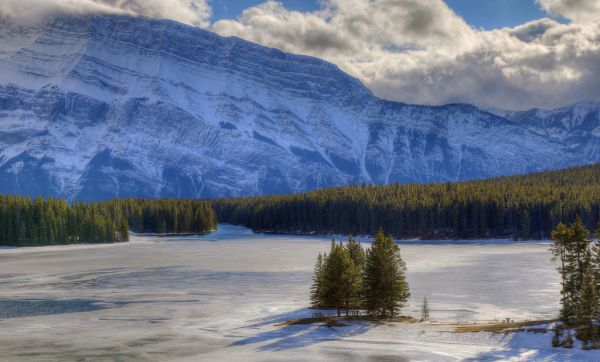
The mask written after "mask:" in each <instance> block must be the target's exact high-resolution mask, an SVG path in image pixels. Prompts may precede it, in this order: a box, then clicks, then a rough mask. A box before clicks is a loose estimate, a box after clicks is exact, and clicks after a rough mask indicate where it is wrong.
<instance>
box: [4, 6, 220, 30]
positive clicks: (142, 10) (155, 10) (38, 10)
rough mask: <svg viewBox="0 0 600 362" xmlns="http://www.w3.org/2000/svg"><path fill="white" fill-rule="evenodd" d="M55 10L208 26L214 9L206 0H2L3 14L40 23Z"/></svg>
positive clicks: (23, 21) (57, 11) (9, 17)
mask: <svg viewBox="0 0 600 362" xmlns="http://www.w3.org/2000/svg"><path fill="white" fill-rule="evenodd" d="M56 13H71V14H88V13H109V14H127V15H135V16H147V17H152V18H159V19H172V20H176V21H179V22H181V23H185V24H189V25H194V26H201V27H207V26H208V25H209V19H210V16H211V8H210V6H209V5H208V4H207V2H206V0H0V17H1V18H4V19H8V20H10V19H13V20H18V21H19V22H21V23H27V22H37V21H40V20H43V19H44V18H45V17H47V16H50V15H52V14H56Z"/></svg>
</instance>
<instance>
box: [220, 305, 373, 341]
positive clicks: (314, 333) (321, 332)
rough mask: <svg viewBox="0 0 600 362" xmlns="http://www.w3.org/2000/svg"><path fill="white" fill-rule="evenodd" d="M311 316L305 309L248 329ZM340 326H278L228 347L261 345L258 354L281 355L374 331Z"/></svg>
mask: <svg viewBox="0 0 600 362" xmlns="http://www.w3.org/2000/svg"><path fill="white" fill-rule="evenodd" d="M313 312H315V311H314V310H312V309H308V308H305V309H300V310H298V311H294V312H290V313H284V314H280V315H276V316H272V317H269V318H265V319H261V320H257V321H256V322H257V323H254V324H252V325H250V326H248V327H255V328H258V327H261V326H265V325H268V324H275V323H282V322H286V321H289V320H292V319H298V318H305V317H310V316H311V314H312V313H313ZM343 323H344V325H343V326H327V325H324V324H321V323H310V324H295V325H285V326H278V327H276V328H277V329H275V330H271V331H266V332H261V333H258V334H257V335H255V336H251V337H246V338H244V339H241V340H239V341H236V342H234V343H232V344H230V346H244V345H251V344H262V343H266V344H264V345H261V346H260V347H259V348H258V349H259V350H261V351H281V350H287V349H295V348H302V347H306V346H310V345H313V344H317V343H322V342H328V341H335V340H338V339H342V338H348V337H353V336H357V335H360V334H363V333H365V332H367V331H368V330H370V329H371V328H373V327H375V324H373V323H371V322H366V321H351V322H347V321H344V322H343Z"/></svg>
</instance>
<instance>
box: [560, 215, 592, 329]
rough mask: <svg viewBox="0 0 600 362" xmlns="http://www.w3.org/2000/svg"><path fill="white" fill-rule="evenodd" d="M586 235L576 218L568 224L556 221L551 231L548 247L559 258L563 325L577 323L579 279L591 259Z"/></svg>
mask: <svg viewBox="0 0 600 362" xmlns="http://www.w3.org/2000/svg"><path fill="white" fill-rule="evenodd" d="M588 235H589V232H588V230H587V229H586V228H585V226H584V225H583V223H582V222H581V219H580V218H579V217H576V219H575V222H574V223H572V224H571V225H570V226H568V227H567V226H565V225H564V224H559V225H558V226H557V227H556V229H555V230H554V231H553V232H552V238H553V239H554V245H553V246H552V248H551V250H552V253H553V255H554V256H555V257H558V258H560V263H561V265H560V267H559V268H558V270H559V272H560V274H561V284H562V291H561V294H562V298H561V304H562V306H561V313H560V315H561V320H562V321H563V322H564V323H566V324H567V325H570V324H572V323H574V322H575V323H576V322H577V313H578V305H579V299H580V292H581V290H582V285H583V279H584V275H585V273H586V270H587V269H588V267H589V266H590V264H591V262H592V254H591V250H590V249H591V248H590V244H591V241H590V240H589V239H588ZM592 271H593V269H592Z"/></svg>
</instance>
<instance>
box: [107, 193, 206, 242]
mask: <svg viewBox="0 0 600 362" xmlns="http://www.w3.org/2000/svg"><path fill="white" fill-rule="evenodd" d="M102 205H106V206H107V207H108V208H109V209H111V210H115V212H116V213H119V214H123V215H125V217H127V221H128V224H129V227H130V228H131V230H132V231H134V232H138V233H159V234H203V233H207V232H209V231H212V230H215V229H216V228H217V216H216V214H215V211H214V209H213V208H212V205H211V203H210V202H209V201H202V200H190V199H133V198H132V199H116V200H111V201H106V202H103V203H102Z"/></svg>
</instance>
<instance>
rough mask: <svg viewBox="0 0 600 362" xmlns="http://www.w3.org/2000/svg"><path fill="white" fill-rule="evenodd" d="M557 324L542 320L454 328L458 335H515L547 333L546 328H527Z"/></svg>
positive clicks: (466, 325) (468, 325) (467, 325)
mask: <svg viewBox="0 0 600 362" xmlns="http://www.w3.org/2000/svg"><path fill="white" fill-rule="evenodd" d="M552 322H556V320H542V321H525V322H511V323H489V324H465V325H458V326H456V327H455V328H454V332H456V333H477V332H491V333H513V332H534V333H542V332H546V329H544V328H525V327H529V326H536V325H539V324H547V323H552Z"/></svg>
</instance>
